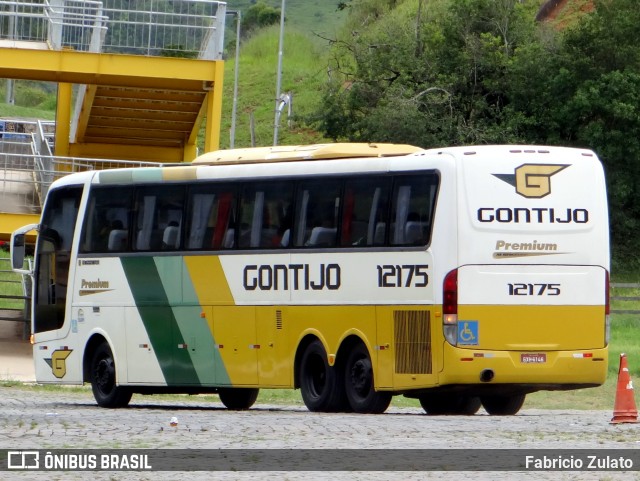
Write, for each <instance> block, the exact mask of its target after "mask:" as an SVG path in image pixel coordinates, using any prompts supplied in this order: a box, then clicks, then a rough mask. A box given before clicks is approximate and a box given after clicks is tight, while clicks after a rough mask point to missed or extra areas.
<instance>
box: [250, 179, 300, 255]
mask: <svg viewBox="0 0 640 481" xmlns="http://www.w3.org/2000/svg"><path fill="white" fill-rule="evenodd" d="M292 198H293V185H292V183H291V182H260V183H256V184H247V185H246V186H245V188H244V189H243V194H242V199H241V202H240V205H241V207H240V218H241V222H240V225H241V231H240V240H239V243H240V248H241V249H247V248H262V249H274V248H280V247H283V246H286V245H287V242H288V241H287V237H286V235H287V234H286V232H287V231H290V228H291V207H292Z"/></svg>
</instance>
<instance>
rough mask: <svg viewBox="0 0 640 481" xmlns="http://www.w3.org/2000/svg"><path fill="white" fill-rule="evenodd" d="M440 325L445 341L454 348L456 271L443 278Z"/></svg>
mask: <svg viewBox="0 0 640 481" xmlns="http://www.w3.org/2000/svg"><path fill="white" fill-rule="evenodd" d="M442 323H443V326H442V327H443V330H444V337H445V339H446V340H447V342H449V344H451V345H453V346H455V345H456V343H457V339H458V269H454V270H452V271H451V272H449V273H448V274H447V275H446V276H445V278H444V282H443V288H442Z"/></svg>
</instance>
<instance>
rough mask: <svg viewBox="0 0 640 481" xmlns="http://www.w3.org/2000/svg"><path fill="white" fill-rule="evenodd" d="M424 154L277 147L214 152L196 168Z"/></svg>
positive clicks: (341, 146)
mask: <svg viewBox="0 0 640 481" xmlns="http://www.w3.org/2000/svg"><path fill="white" fill-rule="evenodd" d="M421 150H422V149H421V148H420V147H415V146H413V145H404V144H365V143H335V144H313V145H277V146H273V147H250V148H245V149H229V150H215V151H213V152H207V153H206V154H203V155H201V156H199V157H198V158H196V159H195V160H194V161H193V164H201V165H214V164H247V163H251V162H290V161H296V160H323V159H325V160H326V159H347V158H355V157H390V156H396V155H408V154H413V153H414V152H419V151H421Z"/></svg>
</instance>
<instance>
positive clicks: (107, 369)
mask: <svg viewBox="0 0 640 481" xmlns="http://www.w3.org/2000/svg"><path fill="white" fill-rule="evenodd" d="M115 377H116V375H115V367H114V364H113V359H111V358H108V357H105V358H102V359H100V361H98V363H97V365H96V368H95V371H94V380H95V382H96V387H97V388H98V389H99V390H100V392H102V393H104V394H109V393H110V392H111V390H112V389H113V386H114V384H115Z"/></svg>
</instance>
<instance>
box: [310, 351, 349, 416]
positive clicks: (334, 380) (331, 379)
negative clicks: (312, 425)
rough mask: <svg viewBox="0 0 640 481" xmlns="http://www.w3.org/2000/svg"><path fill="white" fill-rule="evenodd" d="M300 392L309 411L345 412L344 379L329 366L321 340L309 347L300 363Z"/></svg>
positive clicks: (337, 371) (336, 370)
mask: <svg viewBox="0 0 640 481" xmlns="http://www.w3.org/2000/svg"><path fill="white" fill-rule="evenodd" d="M300 391H301V393H302V400H303V401H304V404H305V406H307V409H309V411H312V412H336V411H342V410H344V407H345V404H346V401H345V394H344V377H343V374H342V373H341V372H340V371H339V370H338V369H336V368H333V367H331V366H329V363H328V361H327V352H326V351H325V349H324V346H323V345H322V343H321V342H320V341H319V340H317V339H316V340H315V341H313V342H312V343H311V344H309V345H308V346H307V348H306V349H305V351H304V354H303V355H302V360H301V362H300Z"/></svg>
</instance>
